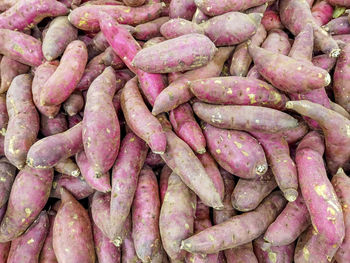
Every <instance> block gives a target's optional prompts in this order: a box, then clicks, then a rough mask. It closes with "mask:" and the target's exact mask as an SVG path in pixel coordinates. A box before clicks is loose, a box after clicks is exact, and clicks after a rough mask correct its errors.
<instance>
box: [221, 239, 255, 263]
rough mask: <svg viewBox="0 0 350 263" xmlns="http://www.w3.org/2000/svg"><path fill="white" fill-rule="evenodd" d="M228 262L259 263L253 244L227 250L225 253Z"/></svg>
mask: <svg viewBox="0 0 350 263" xmlns="http://www.w3.org/2000/svg"><path fill="white" fill-rule="evenodd" d="M224 253H225V257H226V260H227V262H230V263H244V262H250V263H258V260H257V258H256V256H255V254H254V250H253V244H252V242H249V243H246V244H243V245H240V246H237V247H235V248H230V249H226V250H225V251H224Z"/></svg>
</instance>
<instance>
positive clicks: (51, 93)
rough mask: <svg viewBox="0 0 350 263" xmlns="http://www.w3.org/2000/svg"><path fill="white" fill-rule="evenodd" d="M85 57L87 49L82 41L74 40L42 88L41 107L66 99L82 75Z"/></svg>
mask: <svg viewBox="0 0 350 263" xmlns="http://www.w3.org/2000/svg"><path fill="white" fill-rule="evenodd" d="M87 56H88V54H87V49H86V46H85V44H84V43H83V42H82V41H80V40H74V41H72V42H71V43H70V44H69V45H68V46H67V48H66V50H65V51H64V53H63V56H62V58H61V61H60V64H59V66H58V67H57V69H56V71H55V73H53V74H52V75H51V77H50V78H49V79H48V80H47V82H46V83H45V84H44V86H43V87H42V90H41V95H40V103H41V104H42V105H59V104H61V103H62V102H64V101H65V100H66V99H68V97H69V96H70V94H71V93H72V92H73V91H74V89H75V87H76V86H77V84H78V83H79V81H80V79H81V77H82V75H83V73H84V69H85V66H86V62H87Z"/></svg>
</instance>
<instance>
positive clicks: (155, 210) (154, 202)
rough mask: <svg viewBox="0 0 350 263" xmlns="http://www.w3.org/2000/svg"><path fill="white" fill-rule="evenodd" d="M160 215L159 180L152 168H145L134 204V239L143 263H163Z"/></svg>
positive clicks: (136, 249)
mask: <svg viewBox="0 0 350 263" xmlns="http://www.w3.org/2000/svg"><path fill="white" fill-rule="evenodd" d="M159 213H160V201H159V192H158V183H157V178H156V176H155V175H154V173H153V171H152V170H151V169H150V168H148V167H144V168H143V169H142V170H141V172H140V176H139V181H138V184H137V188H136V192H135V197H134V201H133V204H132V237H133V240H134V245H135V251H136V254H137V256H138V257H139V258H140V259H141V260H142V261H143V262H155V263H156V262H158V263H161V262H162V246H161V242H160V233H159Z"/></svg>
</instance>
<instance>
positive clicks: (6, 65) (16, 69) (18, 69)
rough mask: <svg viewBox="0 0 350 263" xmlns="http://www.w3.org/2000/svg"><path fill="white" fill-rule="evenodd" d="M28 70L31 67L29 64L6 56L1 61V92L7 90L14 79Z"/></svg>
mask: <svg viewBox="0 0 350 263" xmlns="http://www.w3.org/2000/svg"><path fill="white" fill-rule="evenodd" d="M28 70H29V67H28V66H27V65H23V64H22V63H19V62H17V61H16V60H13V59H10V58H8V57H6V56H4V57H3V58H2V60H1V63H0V72H1V75H0V77H1V86H0V93H4V92H6V91H7V90H8V89H9V87H10V85H11V82H12V80H13V79H14V78H15V77H16V76H18V75H21V74H24V73H27V71H28Z"/></svg>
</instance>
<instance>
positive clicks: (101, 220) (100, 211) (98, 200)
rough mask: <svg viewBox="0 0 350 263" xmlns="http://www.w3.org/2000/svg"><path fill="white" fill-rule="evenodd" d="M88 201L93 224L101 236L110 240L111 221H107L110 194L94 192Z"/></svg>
mask: <svg viewBox="0 0 350 263" xmlns="http://www.w3.org/2000/svg"><path fill="white" fill-rule="evenodd" d="M89 201H90V202H89V203H90V209H91V216H92V219H93V222H94V223H95V224H96V226H97V227H98V228H99V229H100V230H101V231H102V233H103V235H104V236H105V237H106V238H108V239H109V240H110V239H111V235H110V231H109V230H110V229H111V221H110V220H109V210H110V209H109V208H110V203H111V194H110V193H101V192H99V191H96V192H95V193H94V194H93V195H92V196H91V197H89ZM111 243H112V242H111Z"/></svg>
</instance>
